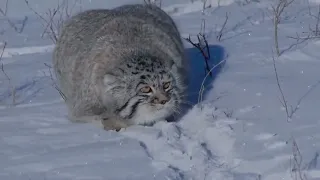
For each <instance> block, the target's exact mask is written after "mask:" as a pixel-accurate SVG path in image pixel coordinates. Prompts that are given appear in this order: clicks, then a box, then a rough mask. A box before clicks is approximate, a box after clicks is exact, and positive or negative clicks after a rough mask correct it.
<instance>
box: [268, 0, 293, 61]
mask: <svg viewBox="0 0 320 180" xmlns="http://www.w3.org/2000/svg"><path fill="white" fill-rule="evenodd" d="M293 2H294V0H278V3H277V5H276V6H271V8H272V11H273V26H274V44H275V49H276V53H277V56H280V55H281V52H280V49H279V38H278V31H279V24H280V21H281V15H282V13H283V11H284V9H285V8H286V7H288V6H289V5H290V4H292V3H293Z"/></svg>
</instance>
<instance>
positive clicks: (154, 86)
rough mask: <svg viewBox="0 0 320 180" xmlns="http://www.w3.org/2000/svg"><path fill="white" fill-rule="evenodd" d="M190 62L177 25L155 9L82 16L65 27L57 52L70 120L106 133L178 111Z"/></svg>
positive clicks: (142, 7) (93, 12) (121, 9)
mask: <svg viewBox="0 0 320 180" xmlns="http://www.w3.org/2000/svg"><path fill="white" fill-rule="evenodd" d="M185 63H186V62H185V57H184V48H183V44H182V41H181V37H180V34H179V31H178V29H177V27H176V25H175V23H174V22H173V20H172V19H171V18H170V17H169V16H168V15H167V14H166V13H165V12H163V11H162V10H161V9H160V8H158V7H155V6H151V5H125V6H121V7H118V8H115V9H111V10H103V9H101V10H88V11H85V12H82V13H79V14H78V15H75V16H73V17H72V18H71V19H70V20H68V21H67V22H66V23H65V25H64V26H63V28H62V31H61V32H60V36H59V39H58V41H57V44H56V47H55V50H54V53H53V65H54V70H55V74H56V77H57V80H58V84H59V86H60V89H61V91H62V93H63V94H64V95H65V97H66V104H67V107H68V111H69V119H70V120H72V121H78V122H90V121H96V122H98V123H101V122H102V124H103V125H104V127H105V129H119V128H122V127H126V126H130V125H133V124H152V123H153V122H156V121H158V120H163V119H164V118H166V117H168V116H170V115H172V114H173V113H174V112H176V111H178V108H179V105H180V103H181V100H182V93H184V90H185V79H184V78H185V76H186V75H185V74H184V72H185V66H186V64H185Z"/></svg>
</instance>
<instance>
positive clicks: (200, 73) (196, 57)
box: [168, 45, 226, 122]
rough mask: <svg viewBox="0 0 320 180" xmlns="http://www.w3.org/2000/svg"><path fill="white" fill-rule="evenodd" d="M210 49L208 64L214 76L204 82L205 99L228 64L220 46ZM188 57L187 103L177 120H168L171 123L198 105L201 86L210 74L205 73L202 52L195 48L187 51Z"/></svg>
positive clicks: (210, 46) (210, 47)
mask: <svg viewBox="0 0 320 180" xmlns="http://www.w3.org/2000/svg"><path fill="white" fill-rule="evenodd" d="M209 49H210V60H209V61H208V64H209V66H210V69H211V68H213V67H214V66H216V67H214V68H213V70H212V71H211V73H212V76H210V75H208V76H207V78H206V80H205V81H204V87H205V89H204V91H203V97H205V95H206V94H207V93H208V92H209V91H210V89H212V88H213V82H214V80H215V79H216V77H217V76H218V74H219V73H220V72H221V69H222V68H223V67H224V65H225V63H226V54H225V50H224V48H223V47H222V46H220V45H209ZM185 53H186V57H187V59H188V63H189V71H188V73H187V74H188V77H187V78H188V89H187V94H186V98H185V102H184V103H183V105H182V109H181V114H179V115H178V117H177V116H176V117H175V118H173V117H170V118H169V119H168V121H169V122H172V121H177V120H179V119H180V118H181V117H182V116H183V115H184V114H185V113H186V112H187V111H188V110H189V109H190V108H192V107H193V106H194V105H196V104H197V103H198V98H199V92H200V88H201V84H202V82H203V80H204V78H205V76H206V75H207V74H208V73H207V72H206V71H205V67H206V66H205V59H204V58H203V56H202V54H201V52H200V51H199V50H198V49H197V48H195V47H193V48H187V49H185ZM219 63H220V64H219Z"/></svg>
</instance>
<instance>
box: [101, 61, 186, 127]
mask: <svg viewBox="0 0 320 180" xmlns="http://www.w3.org/2000/svg"><path fill="white" fill-rule="evenodd" d="M119 69H120V71H118V72H121V73H122V76H121V75H120V76H119V75H118V76H117V77H114V76H110V75H106V76H105V77H104V82H105V85H106V86H109V88H110V87H111V86H112V87H113V88H112V89H111V90H112V91H113V94H114V95H116V96H118V98H120V99H121V98H122V99H123V101H121V102H122V104H119V107H118V109H117V113H118V114H119V115H120V116H121V117H123V118H125V119H128V120H130V121H132V123H133V124H152V123H153V122H156V121H159V120H163V119H165V118H166V117H168V116H170V115H172V114H173V113H177V112H179V105H180V103H181V100H182V92H183V88H184V87H183V84H182V82H181V80H180V78H181V75H180V74H179V73H178V69H177V67H176V66H175V65H174V64H170V63H164V61H161V60H160V59H158V58H157V57H153V56H138V57H135V58H132V59H131V60H130V61H126V62H125V63H124V64H123V65H121V66H120V67H119ZM112 83H113V85H112Z"/></svg>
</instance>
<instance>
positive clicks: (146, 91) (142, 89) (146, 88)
mask: <svg viewBox="0 0 320 180" xmlns="http://www.w3.org/2000/svg"><path fill="white" fill-rule="evenodd" d="M140 91H141V92H143V93H150V92H152V89H151V87H150V86H145V87H143V88H141V89H140Z"/></svg>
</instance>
